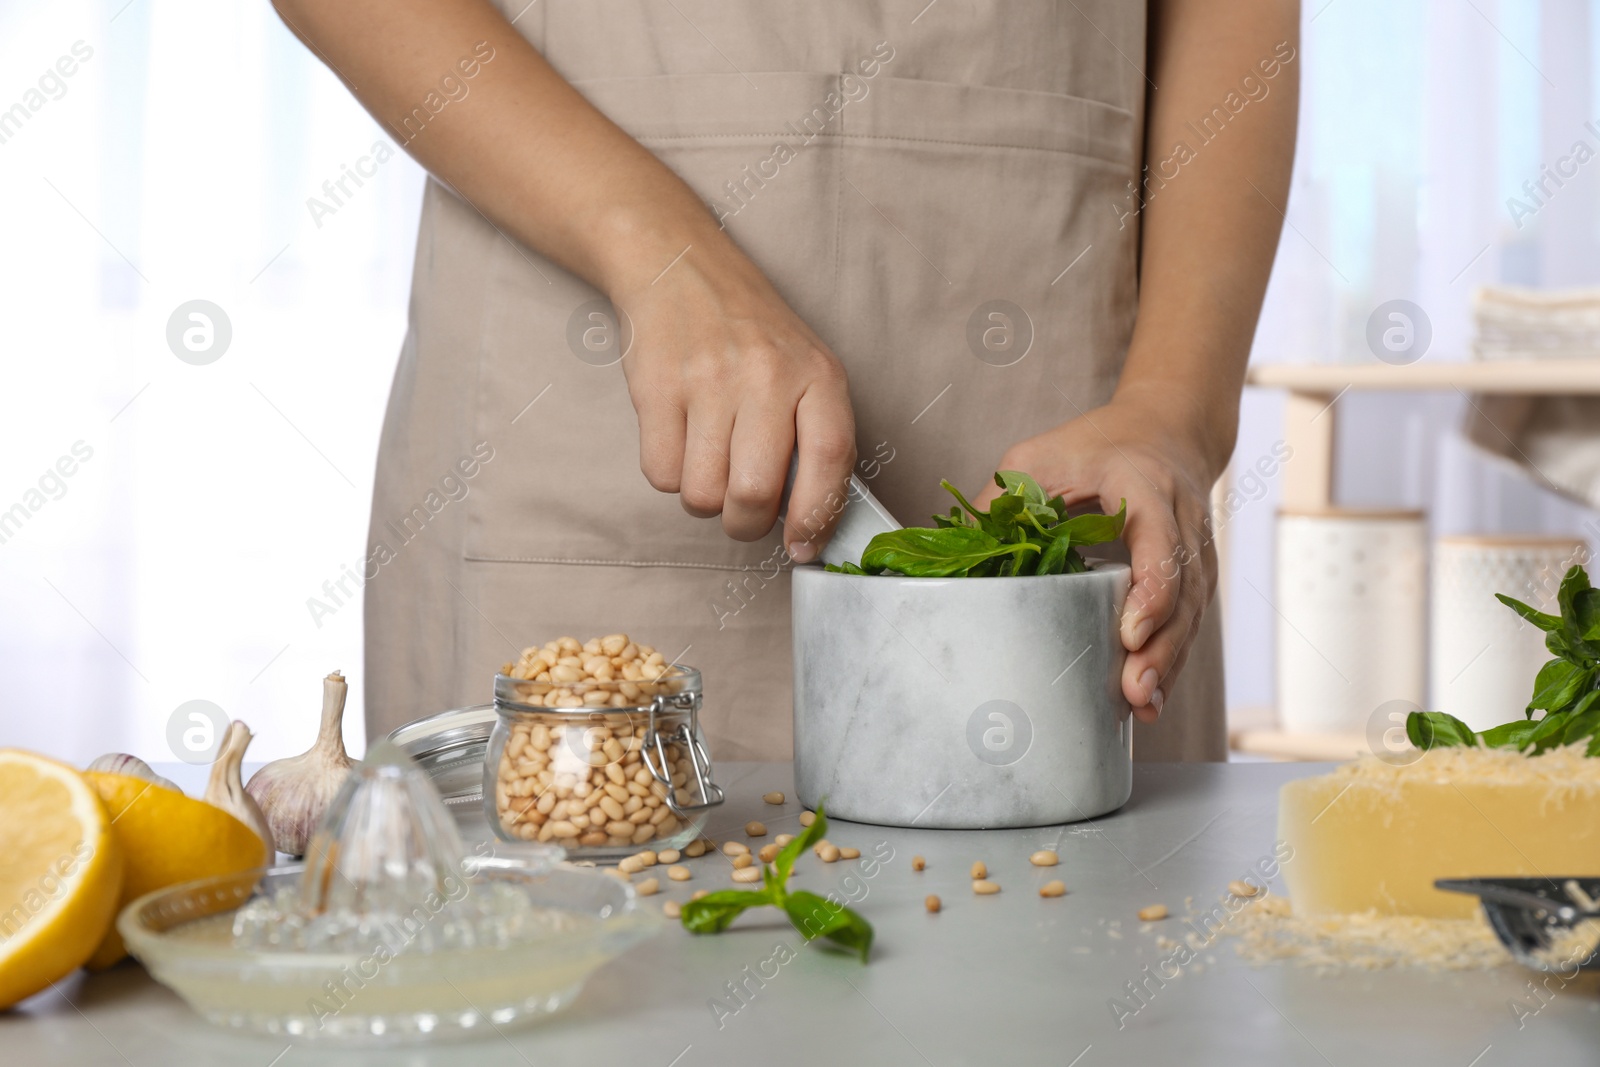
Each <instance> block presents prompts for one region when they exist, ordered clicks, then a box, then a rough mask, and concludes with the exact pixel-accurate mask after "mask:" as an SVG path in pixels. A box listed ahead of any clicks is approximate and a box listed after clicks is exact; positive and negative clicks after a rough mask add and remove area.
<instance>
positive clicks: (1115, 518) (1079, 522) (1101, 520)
mask: <svg viewBox="0 0 1600 1067" xmlns="http://www.w3.org/2000/svg"><path fill="white" fill-rule="evenodd" d="M1127 522H1128V501H1127V500H1126V499H1124V500H1123V501H1122V507H1121V509H1120V510H1119V511H1118V512H1117V513H1116V514H1115V515H1078V516H1076V517H1074V518H1070V519H1066V520H1063V521H1062V522H1061V523H1060V525H1058V526H1056V527H1055V530H1054V532H1055V533H1056V535H1057V536H1060V535H1061V534H1070V535H1071V536H1072V543H1073V544H1076V545H1103V544H1105V543H1106V542H1107V541H1115V540H1116V539H1117V538H1119V537H1121V536H1122V528H1123V527H1124V526H1125V525H1127Z"/></svg>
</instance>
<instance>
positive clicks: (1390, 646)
mask: <svg viewBox="0 0 1600 1067" xmlns="http://www.w3.org/2000/svg"><path fill="white" fill-rule="evenodd" d="M1426 556H1427V532H1426V524H1425V522H1424V518H1423V514H1422V512H1420V511H1372V510H1358V509H1343V508H1333V509H1327V510H1322V511H1282V512H1279V514H1278V558H1277V582H1276V597H1275V599H1276V603H1275V604H1274V605H1273V607H1274V608H1275V609H1276V612H1277V620H1278V628H1277V654H1278V670H1277V675H1278V718H1279V722H1280V725H1281V726H1282V727H1283V729H1284V730H1285V731H1287V732H1289V733H1310V734H1359V733H1362V732H1364V731H1365V730H1366V728H1367V722H1368V720H1369V719H1370V718H1371V716H1372V714H1373V713H1374V712H1375V711H1376V710H1377V709H1378V708H1379V707H1380V706H1382V705H1384V704H1386V703H1388V702H1389V701H1394V700H1404V701H1410V702H1413V703H1416V704H1420V703H1421V702H1422V698H1423V685H1424V682H1425V677H1426V675H1425V672H1424V656H1425V655H1426V647H1425V645H1424V640H1423V628H1424V624H1425V610H1424V605H1425V603H1426V593H1427V579H1426V574H1427V560H1426Z"/></svg>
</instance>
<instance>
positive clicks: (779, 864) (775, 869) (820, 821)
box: [701, 803, 828, 900]
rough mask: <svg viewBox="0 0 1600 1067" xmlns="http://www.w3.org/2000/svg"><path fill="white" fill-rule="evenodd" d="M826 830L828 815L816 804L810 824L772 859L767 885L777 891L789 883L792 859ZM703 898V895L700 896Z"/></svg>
mask: <svg viewBox="0 0 1600 1067" xmlns="http://www.w3.org/2000/svg"><path fill="white" fill-rule="evenodd" d="M827 832H828V816H827V815H825V814H824V813H823V805H822V804H821V803H818V804H817V817H816V818H815V819H813V820H812V821H811V825H810V826H808V827H806V828H805V829H804V830H801V831H800V833H799V835H798V836H796V837H794V838H792V839H791V840H790V841H789V843H788V844H787V845H784V846H783V847H782V848H780V849H779V850H778V854H777V855H776V856H774V857H773V859H772V866H771V867H770V868H769V870H771V871H772V876H771V877H770V878H769V879H768V880H767V882H768V886H769V887H771V886H772V885H776V886H777V887H778V890H779V892H782V890H783V887H784V886H786V885H788V884H789V872H790V871H792V870H794V861H795V860H797V859H799V858H800V855H801V853H803V852H805V850H806V849H808V848H810V847H811V846H812V845H814V844H816V843H817V842H818V841H821V840H822V835H824V834H826V833H827ZM701 899H702V900H703V899H705V898H704V897H702V898H701Z"/></svg>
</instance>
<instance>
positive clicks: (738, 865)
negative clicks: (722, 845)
mask: <svg viewBox="0 0 1600 1067" xmlns="http://www.w3.org/2000/svg"><path fill="white" fill-rule="evenodd" d="M755 862H756V861H755V860H753V859H751V858H750V853H748V852H741V853H739V854H738V855H737V856H735V857H733V869H734V870H736V871H742V870H744V869H745V868H746V867H751V866H754V865H755Z"/></svg>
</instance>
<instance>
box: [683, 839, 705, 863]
mask: <svg viewBox="0 0 1600 1067" xmlns="http://www.w3.org/2000/svg"><path fill="white" fill-rule="evenodd" d="M683 854H684V855H685V856H688V857H689V858H690V859H699V858H700V857H701V856H704V855H705V854H706V843H705V841H703V840H702V839H700V838H695V839H694V840H693V841H690V842H689V843H688V844H687V845H684V846H683Z"/></svg>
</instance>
